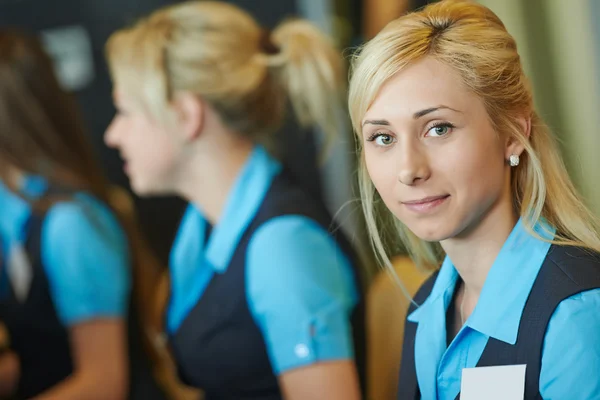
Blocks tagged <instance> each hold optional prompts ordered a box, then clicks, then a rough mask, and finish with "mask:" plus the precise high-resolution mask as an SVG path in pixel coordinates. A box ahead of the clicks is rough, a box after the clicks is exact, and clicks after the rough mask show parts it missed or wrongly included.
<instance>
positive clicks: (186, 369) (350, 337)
mask: <svg viewBox="0 0 600 400" xmlns="http://www.w3.org/2000/svg"><path fill="white" fill-rule="evenodd" d="M107 55H108V60H109V64H110V67H111V72H112V77H113V83H114V99H115V104H116V107H117V109H118V113H117V115H116V117H115V119H114V121H113V123H112V125H111V126H110V127H109V129H108V131H107V133H106V138H105V139H106V142H107V144H108V145H109V146H111V147H115V148H117V149H119V151H120V152H121V155H122V157H123V158H124V161H125V170H126V172H127V174H128V175H129V178H130V180H131V184H132V187H133V188H134V190H135V191H136V192H137V193H138V194H140V195H157V194H166V193H175V194H178V195H180V196H182V197H184V198H185V199H187V200H189V201H190V203H191V204H190V206H189V208H188V210H187V212H186V214H185V216H184V217H183V220H182V222H181V225H180V228H179V233H178V236H177V238H176V241H175V244H174V247H173V249H172V253H171V262H170V297H169V303H168V307H167V311H166V314H167V316H166V324H167V327H166V329H167V334H168V339H169V344H170V347H171V348H172V349H173V354H174V358H175V360H176V362H177V365H178V369H179V372H180V375H181V377H182V379H183V381H184V382H185V383H187V384H190V385H192V386H194V387H197V388H200V389H203V390H204V392H205V394H206V396H207V398H208V399H236V400H241V399H265V400H266V399H282V398H285V399H292V400H294V399H315V400H317V399H327V400H335V399H343V400H352V399H358V398H360V390H361V385H360V383H359V382H360V380H361V379H360V378H359V377H362V376H363V372H362V369H363V361H362V360H363V357H364V333H363V330H364V326H363V323H364V322H363V316H362V294H361V292H362V291H361V284H360V278H359V275H360V274H359V271H358V265H357V262H356V260H355V258H354V255H353V251H352V249H351V248H350V246H349V245H348V242H347V241H346V240H345V239H344V237H343V235H342V234H341V232H337V233H336V234H335V235H330V233H329V232H328V230H329V228H330V227H331V225H332V220H331V217H330V216H329V215H328V213H327V212H326V211H325V208H324V206H323V205H322V204H320V203H319V202H318V201H317V200H315V199H313V198H311V197H310V196H309V195H308V194H307V193H306V191H305V190H303V189H302V188H301V187H299V186H298V185H296V184H295V183H294V182H293V179H292V178H291V177H290V175H289V174H288V173H287V172H286V168H285V166H282V165H281V164H280V163H279V162H278V161H276V160H275V158H274V157H273V155H272V154H270V153H269V152H268V151H267V150H266V148H265V146H268V145H269V138H270V135H271V134H273V133H274V132H275V131H276V130H277V128H278V126H279V124H280V123H281V121H282V118H283V114H284V112H285V106H286V103H287V102H288V101H289V102H291V103H292V105H293V109H294V111H295V113H296V115H297V117H298V119H299V121H300V122H301V123H303V124H304V125H306V126H312V125H317V126H319V127H321V128H322V129H323V130H324V131H325V132H327V133H328V134H329V135H334V134H336V133H337V130H338V126H339V125H338V121H339V120H338V119H337V118H339V116H340V110H341V108H340V107H341V106H340V104H341V102H340V100H341V97H340V96H341V95H342V89H343V79H344V75H345V74H344V69H343V64H342V60H341V59H340V55H339V53H338V52H337V51H336V49H335V48H334V47H333V46H332V45H331V44H330V43H329V40H328V39H327V38H325V37H324V36H323V35H322V34H321V33H320V32H319V31H318V30H317V29H315V28H314V27H313V26H312V25H311V24H309V23H308V22H306V21H302V20H293V21H288V22H284V23H282V24H281V25H280V26H278V27H277V28H276V29H275V30H274V31H273V32H272V33H271V32H268V31H266V30H264V29H261V27H260V26H258V24H257V23H256V21H255V20H254V19H253V18H252V17H251V16H249V15H248V14H246V13H245V12H244V11H242V10H241V9H238V8H237V7H235V6H232V5H228V4H226V3H219V2H213V1H191V2H186V3H183V4H181V5H175V6H172V7H169V8H165V9H162V10H159V11H157V12H155V13H154V14H152V15H150V16H149V17H148V18H146V19H144V20H142V21H140V22H139V23H138V24H136V25H135V26H133V27H131V28H129V29H124V30H122V31H120V32H117V33H116V34H114V35H113V37H111V39H110V40H109V42H108V44H107ZM357 369H358V373H357Z"/></svg>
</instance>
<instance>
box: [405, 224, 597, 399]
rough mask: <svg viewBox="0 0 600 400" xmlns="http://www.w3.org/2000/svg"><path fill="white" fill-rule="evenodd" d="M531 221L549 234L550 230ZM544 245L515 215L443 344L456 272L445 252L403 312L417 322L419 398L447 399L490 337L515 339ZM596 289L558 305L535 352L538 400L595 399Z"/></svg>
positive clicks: (544, 234)
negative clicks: (431, 279) (419, 301)
mask: <svg viewBox="0 0 600 400" xmlns="http://www.w3.org/2000/svg"><path fill="white" fill-rule="evenodd" d="M544 227H547V225H544V224H542V223H539V224H537V225H536V226H535V230H536V232H537V233H538V234H540V235H541V236H542V237H545V238H551V237H552V236H553V235H554V230H553V229H549V230H550V231H551V234H550V233H549V232H548V229H544ZM549 248H550V244H549V243H547V242H545V241H542V240H539V239H537V238H535V237H533V236H532V235H531V234H530V233H528V232H527V231H526V229H525V227H524V225H523V223H522V221H521V220H519V222H518V223H517V224H516V226H515V227H514V229H513V231H512V232H511V234H510V236H509V237H508V239H507V240H506V242H505V243H504V245H503V247H502V249H501V250H500V253H499V254H498V257H497V258H496V260H495V262H494V264H493V265H492V268H491V269H490V271H489V274H488V277H487V279H486V281H485V284H484V286H483V289H482V291H481V295H480V297H479V301H478V303H477V306H476V307H475V310H474V311H473V313H472V314H471V316H470V317H469V318H468V319H467V321H466V323H465V325H464V326H463V327H462V329H461V330H460V332H459V333H458V335H457V336H456V337H455V338H454V340H453V341H452V343H451V344H450V346H448V347H447V346H446V343H447V341H446V310H447V309H448V306H449V305H450V302H451V301H452V297H453V294H454V290H455V287H456V283H457V281H458V277H459V276H458V272H457V271H456V269H455V268H454V266H453V264H452V261H451V260H450V259H449V258H448V257H446V259H445V260H444V263H443V264H442V268H441V270H440V272H439V275H438V277H437V279H436V282H435V284H434V286H433V289H432V291H431V294H430V295H429V297H428V298H427V300H426V301H425V302H424V303H423V305H421V307H419V308H418V309H417V310H415V311H414V312H413V313H412V314H410V315H409V316H408V320H409V321H412V322H416V323H418V326H417V333H416V337H415V360H416V372H417V380H418V382H419V388H420V390H421V395H422V398H423V399H427V400H436V399H439V400H454V399H455V398H456V396H457V395H458V393H459V392H460V384H461V375H462V370H463V368H473V367H475V366H476V365H477V362H478V361H479V358H480V357H481V355H482V353H483V350H484V348H485V346H486V344H487V341H488V339H489V338H490V337H493V338H495V339H497V340H501V341H503V342H506V343H508V344H511V345H514V344H515V343H516V341H517V333H518V330H519V323H520V320H521V315H522V313H523V309H524V308H525V303H526V301H527V298H528V296H529V293H530V291H531V289H532V287H533V284H534V282H535V279H536V277H537V275H538V272H539V270H540V268H541V266H542V263H543V262H544V259H545V258H546V255H547V253H548V250H549ZM599 371H600V289H594V290H590V291H586V292H582V293H580V294H577V295H574V296H572V297H570V298H568V299H566V300H564V301H563V302H561V303H560V305H559V306H558V307H557V309H556V311H555V312H554V314H553V316H552V318H551V319H550V322H549V324H548V329H547V331H546V336H545V339H544V347H543V351H542V367H541V373H540V393H541V395H542V396H543V398H544V399H569V400H584V399H585V400H591V399H600V379H598V374H599Z"/></svg>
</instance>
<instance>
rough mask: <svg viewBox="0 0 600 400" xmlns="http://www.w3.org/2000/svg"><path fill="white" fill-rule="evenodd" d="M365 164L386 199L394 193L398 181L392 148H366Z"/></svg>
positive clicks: (375, 184) (376, 186)
mask: <svg viewBox="0 0 600 400" xmlns="http://www.w3.org/2000/svg"><path fill="white" fill-rule="evenodd" d="M364 157H365V166H366V168H367V172H368V173H369V177H370V178H371V181H372V182H373V185H374V186H375V189H377V191H378V192H379V194H380V195H381V197H382V198H383V200H384V201H386V198H387V197H388V195H389V194H391V193H393V190H394V185H395V183H396V177H395V167H394V159H393V154H392V150H388V151H385V152H383V151H380V150H378V149H369V148H366V149H365V150H364Z"/></svg>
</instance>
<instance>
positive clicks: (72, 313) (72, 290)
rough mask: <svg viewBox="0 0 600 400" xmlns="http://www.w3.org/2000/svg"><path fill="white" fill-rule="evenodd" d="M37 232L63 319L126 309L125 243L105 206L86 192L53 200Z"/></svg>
mask: <svg viewBox="0 0 600 400" xmlns="http://www.w3.org/2000/svg"><path fill="white" fill-rule="evenodd" d="M41 236H42V237H41V247H42V261H43V265H44V270H45V272H46V274H47V276H48V281H49V284H50V290H51V293H52V297H53V299H54V302H55V304H56V307H57V311H58V314H59V316H60V317H61V320H62V321H63V323H65V324H66V325H72V324H74V323H77V322H80V321H82V320H85V319H89V318H94V317H97V316H100V315H103V316H117V315H122V314H123V313H124V312H125V310H126V304H127V297H128V292H129V286H130V268H129V267H130V254H129V246H128V241H127V237H126V235H125V233H124V231H123V229H122V228H121V226H120V224H119V222H118V220H117V218H116V216H115V215H114V214H113V213H112V211H111V210H110V208H108V207H107V206H106V205H104V204H102V203H101V202H99V201H98V200H96V199H94V198H92V197H90V196H87V195H81V196H79V195H78V196H76V198H74V199H73V200H71V201H65V202H60V203H57V204H55V205H53V206H52V207H51V208H50V210H48V212H47V214H46V217H45V218H44V221H43V225H42V232H41Z"/></svg>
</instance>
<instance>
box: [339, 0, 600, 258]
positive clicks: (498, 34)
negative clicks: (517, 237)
mask: <svg viewBox="0 0 600 400" xmlns="http://www.w3.org/2000/svg"><path fill="white" fill-rule="evenodd" d="M426 56H427V57H432V58H435V59H436V60H438V61H440V62H442V63H444V64H445V65H447V66H449V67H451V68H453V69H454V70H455V71H457V72H458V73H459V74H460V76H461V78H462V81H463V83H464V84H465V85H466V86H467V88H469V90H471V91H472V92H473V93H475V94H477V95H478V96H479V97H480V98H481V99H482V100H483V102H484V104H485V107H486V110H487V112H488V114H489V117H490V120H491V122H492V124H493V126H494V129H495V130H496V132H498V133H499V134H503V135H511V136H512V137H514V138H515V139H517V140H518V141H519V142H520V143H522V144H523V146H524V147H525V151H524V153H523V155H522V156H521V163H520V165H519V166H518V167H517V168H515V169H513V174H512V176H511V181H512V182H511V184H512V192H513V195H514V207H515V210H517V211H518V212H519V214H520V216H521V217H523V222H524V224H525V226H526V228H527V229H528V231H529V232H530V233H532V234H533V235H535V236H536V237H538V238H540V239H543V238H542V237H540V235H537V234H536V233H535V232H534V231H533V225H534V224H535V223H536V222H537V221H538V220H540V218H544V219H546V220H547V221H548V223H549V224H550V225H552V226H553V227H555V228H556V230H557V234H556V236H555V237H554V239H553V240H552V243H554V244H557V245H567V246H579V247H584V248H588V249H590V250H594V251H600V238H599V234H598V223H597V220H596V218H595V217H594V215H593V214H592V213H591V212H590V211H589V210H588V209H587V208H586V206H585V205H584V203H583V202H582V201H581V200H580V199H579V197H578V195H577V193H576V190H575V188H574V185H573V183H572V182H571V180H570V178H569V176H568V174H567V170H566V168H565V165H564V163H563V161H562V159H561V156H560V153H559V149H558V146H557V143H556V140H555V139H554V137H553V136H552V134H551V133H550V131H549V129H548V127H547V126H546V125H545V124H544V122H543V121H542V119H541V118H540V117H539V115H538V114H537V113H536V111H535V110H534V106H533V98H532V93H531V88H530V86H529V83H528V80H527V78H526V77H525V75H524V73H523V69H522V66H521V61H520V58H519V54H518V53H517V45H516V43H515V40H514V39H513V37H512V36H511V35H510V34H509V33H508V32H507V30H506V28H505V27H504V24H503V23H502V22H501V21H500V19H499V18H498V17H497V16H496V15H495V14H494V13H493V12H492V11H491V10H489V9H488V8H486V7H484V6H482V5H479V4H476V3H472V2H468V1H460V0H442V1H440V2H439V3H435V4H432V5H429V6H428V7H426V8H424V9H423V10H421V11H418V12H415V13H411V14H407V15H405V16H403V17H401V18H398V19H397V20H395V21H392V22H391V23H389V24H388V25H387V26H386V27H385V28H384V29H383V30H382V31H381V32H380V33H379V34H378V35H377V36H376V37H375V38H374V39H373V40H371V41H370V42H368V43H367V44H365V45H364V46H363V47H362V49H361V51H360V53H358V54H357V55H356V56H355V58H354V60H353V65H352V78H351V80H350V87H349V109H350V116H351V119H352V125H353V127H354V130H355V133H356V135H357V136H358V138H359V140H358V142H359V143H360V142H362V140H360V138H361V135H362V133H361V121H362V119H363V117H364V115H365V113H366V111H367V110H368V109H369V107H370V106H371V104H372V103H373V101H374V99H375V98H376V96H377V94H378V92H379V90H380V89H381V88H382V86H383V85H384V84H385V83H386V82H387V81H388V80H389V79H390V78H391V77H392V76H394V75H395V74H396V73H398V72H399V71H401V70H402V69H403V68H405V67H406V66H407V65H409V64H411V63H414V62H416V61H417V60H419V59H422V58H423V57H426ZM520 117H521V118H522V117H530V118H531V133H530V138H529V139H528V138H527V136H526V135H525V134H524V132H523V131H522V129H521V127H520V124H519V118H520ZM360 151H361V161H360V173H359V186H360V191H361V197H362V200H363V211H364V213H365V217H366V221H367V226H368V229H369V233H370V236H371V241H372V245H373V247H374V249H375V251H376V253H377V255H378V256H379V258H380V261H382V262H383V263H384V264H386V265H388V266H389V265H390V262H389V257H388V255H387V253H386V244H387V243H388V242H389V241H394V240H398V239H400V240H401V241H402V242H403V243H404V245H405V246H406V250H407V251H408V252H409V254H410V255H411V256H412V258H413V260H414V261H415V263H416V264H417V265H418V266H420V267H425V268H427V269H429V268H437V267H438V266H439V263H440V261H441V260H440V256H441V255H442V252H441V251H440V248H439V245H438V244H435V243H429V242H425V241H423V240H421V239H419V238H418V237H417V236H416V235H414V234H413V233H412V232H410V231H409V230H408V228H407V227H406V226H404V225H403V224H402V223H401V222H400V221H398V220H397V219H396V218H394V217H393V215H392V214H391V213H390V212H389V210H387V209H385V210H383V211H382V212H383V214H381V215H382V216H383V217H382V219H383V220H384V222H385V221H387V220H392V221H393V223H392V224H391V226H392V229H386V226H384V227H383V228H381V225H380V223H381V221H378V220H377V218H378V217H381V215H380V214H378V212H377V211H378V210H376V208H377V207H379V206H380V205H381V203H382V201H381V198H380V197H379V195H378V193H377V192H376V190H375V187H374V186H373V183H372V182H371V180H370V178H369V175H368V172H367V170H366V167H365V161H364V153H363V151H362V149H361V150H360ZM389 226H390V224H388V225H387V227H389ZM390 234H391V236H387V235H390Z"/></svg>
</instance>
